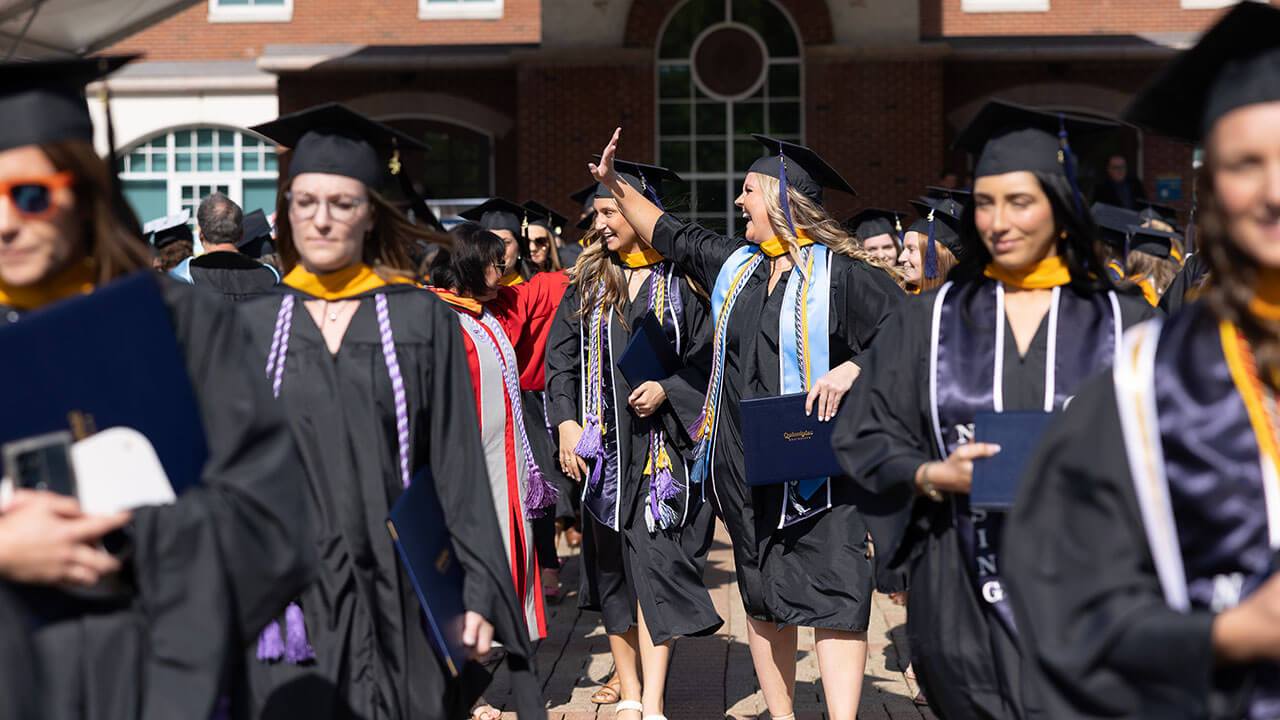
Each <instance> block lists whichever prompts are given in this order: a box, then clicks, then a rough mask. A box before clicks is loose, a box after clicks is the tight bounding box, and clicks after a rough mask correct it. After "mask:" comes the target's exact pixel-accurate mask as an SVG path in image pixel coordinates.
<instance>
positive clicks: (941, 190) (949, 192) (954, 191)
mask: <svg viewBox="0 0 1280 720" xmlns="http://www.w3.org/2000/svg"><path fill="white" fill-rule="evenodd" d="M924 190H925V194H926V196H927V197H932V198H948V199H951V200H954V201H956V202H958V203H960V204H961V205H964V204H966V203H968V202H969V200H971V199H972V198H973V192H972V191H970V190H962V189H960V188H948V187H942V186H941V185H929V186H927V187H925V189H924Z"/></svg>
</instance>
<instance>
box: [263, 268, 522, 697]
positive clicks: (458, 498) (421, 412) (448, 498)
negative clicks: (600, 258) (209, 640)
mask: <svg viewBox="0 0 1280 720" xmlns="http://www.w3.org/2000/svg"><path fill="white" fill-rule="evenodd" d="M285 290H286V291H287V292H293V293H295V294H297V295H299V298H298V302H297V303H296V305H295V308H294V313H293V323H292V331H291V335H290V338H289V347H288V355H287V358H286V361H285V366H284V377H283V382H282V385H281V390H280V400H281V401H282V403H283V406H284V409H285V416H286V418H287V419H288V421H289V425H290V427H291V429H292V430H293V434H294V437H295V438H296V439H297V443H298V447H299V450H300V451H301V454H302V464H303V466H304V467H305V468H306V471H307V475H308V479H309V483H308V484H307V491H308V492H307V495H308V503H307V509H308V511H309V513H310V515H311V516H312V517H313V523H312V524H313V526H314V527H315V534H314V535H313V536H312V538H311V542H313V543H314V545H315V547H316V548H317V550H318V551H319V553H320V568H319V578H318V580H317V581H316V582H315V583H313V584H312V585H311V586H309V587H308V588H307V589H306V591H305V592H303V594H302V595H301V596H300V597H299V605H300V606H301V607H302V611H303V614H304V617H305V619H306V628H307V633H308V637H309V639H310V643H311V646H312V647H313V648H314V650H315V655H316V659H315V661H314V662H309V663H305V664H301V665H292V664H288V663H286V662H283V661H281V662H275V663H270V664H268V663H262V662H259V661H258V660H257V659H256V657H255V651H254V649H251V650H250V652H249V658H248V662H249V663H250V673H249V677H250V680H251V688H250V691H251V692H250V698H249V699H250V701H251V709H252V712H253V716H254V717H261V718H272V719H275V718H294V717H296V718H308V719H309V720H310V719H313V718H360V719H361V720H371V719H373V718H392V719H395V718H428V719H430V720H437V719H441V718H453V717H456V716H459V715H460V714H461V715H463V716H465V714H466V712H467V711H468V710H469V709H470V705H471V703H472V702H473V701H474V699H475V697H476V696H477V695H478V693H479V691H480V690H482V689H483V688H482V687H478V686H477V684H482V683H483V682H485V680H486V679H487V678H483V679H482V678H480V676H479V675H476V674H475V673H476V671H477V670H479V666H478V665H476V664H475V663H468V664H467V665H466V667H465V669H464V671H463V677H464V682H460V683H459V682H451V681H449V680H448V676H447V675H446V673H445V671H444V669H443V666H442V665H441V664H440V662H439V660H438V659H437V658H436V656H435V655H434V653H433V652H432V650H431V646H430V644H429V641H428V639H427V633H426V632H425V630H424V629H423V622H424V621H423V616H422V610H421V607H420V604H419V601H418V599H417V596H416V595H415V593H414V590H413V586H412V584H411V583H410V581H409V578H408V575H407V574H406V572H405V571H404V569H403V568H402V567H401V564H400V562H399V559H398V557H397V553H396V550H395V547H394V545H393V544H392V542H391V537H390V534H389V533H388V531H387V528H386V523H385V521H386V517H387V513H388V512H389V511H390V509H391V506H392V505H393V504H394V503H395V501H396V499H397V497H398V496H399V494H400V493H401V492H402V489H403V484H402V480H401V474H400V468H399V446H398V441H397V434H396V413H395V407H394V402H393V393H392V387H391V379H390V376H389V374H388V372H387V368H386V363H385V360H384V358H383V354H382V343H381V336H380V334H379V330H378V322H377V315H376V309H375V301H374V298H373V296H374V295H375V294H377V293H385V294H386V298H387V304H388V311H389V316H390V322H391V329H392V333H393V335H394V338H395V346H396V355H397V359H398V361H399V365H400V369H401V372H402V374H403V378H404V388H405V397H406V402H407V405H408V416H409V433H410V435H409V437H410V444H411V449H410V462H409V466H410V469H411V470H410V472H411V474H412V473H413V469H414V468H421V467H423V466H429V467H430V469H431V472H432V475H433V476H434V478H435V483H436V490H437V493H438V494H439V496H440V502H441V505H442V506H443V508H444V512H445V517H446V518H447V519H448V523H449V530H450V534H451V535H452V536H453V543H454V550H455V552H456V553H457V556H458V559H459V561H460V562H461V563H462V566H463V568H464V571H465V573H466V582H465V585H464V588H463V599H464V602H465V605H466V607H467V608H468V609H469V610H474V611H476V612H479V613H480V614H481V615H483V616H484V617H485V618H486V619H487V620H489V622H491V623H492V624H493V625H494V628H495V631H496V636H497V639H498V640H500V641H501V642H502V643H503V644H504V645H505V646H506V648H507V650H508V652H509V656H508V657H509V662H510V664H511V667H512V670H513V684H514V686H515V688H516V690H517V702H518V703H521V704H520V707H519V708H518V709H519V712H520V714H521V717H525V715H526V714H528V716H529V717H535V718H536V717H542V716H543V714H542V711H541V710H540V708H541V701H540V700H539V699H538V697H537V687H536V684H535V683H536V680H535V679H533V678H532V677H531V676H530V671H529V668H530V666H531V662H532V652H531V646H530V643H529V640H528V635H527V633H526V630H525V628H524V623H523V620H522V616H521V611H520V608H521V607H522V606H521V605H520V604H519V603H518V602H517V599H516V597H515V590H514V587H515V583H514V581H513V580H512V577H511V570H510V569H509V566H508V564H507V558H506V553H505V550H504V549H503V542H502V537H501V535H500V533H499V530H498V521H497V516H496V515H495V512H494V508H493V503H492V499H491V498H490V495H489V492H488V490H487V488H488V487H489V483H488V479H487V475H486V472H487V471H486V469H485V463H484V455H483V450H482V448H481V442H480V431H479V427H480V423H479V419H478V417H477V415H476V408H475V396H474V394H473V391H472V384H471V376H470V371H469V369H468V365H467V359H466V355H465V350H464V348H463V344H462V342H463V341H462V337H461V335H460V333H459V332H458V320H457V318H456V317H455V314H454V312H453V310H451V309H449V308H448V307H447V306H446V305H445V304H444V303H443V302H441V301H440V300H438V299H437V298H436V297H435V296H434V295H433V294H432V293H430V292H427V291H425V290H421V289H418V288H416V287H414V286H410V285H395V286H389V287H383V288H380V289H378V290H376V291H371V292H369V293H365V294H364V295H361V296H359V297H360V299H361V302H360V305H359V308H358V309H357V310H356V313H355V315H354V317H352V319H351V322H350V325H349V326H348V328H347V332H346V335H345V336H344V337H343V340H342V346H341V348H340V349H339V351H338V353H337V354H336V355H333V354H330V353H329V350H328V347H327V346H326V345H325V342H324V338H323V337H322V336H321V334H320V329H319V328H318V327H316V324H315V322H314V320H313V319H312V317H311V313H310V312H308V311H307V309H306V307H305V305H304V304H303V301H304V300H305V299H307V297H308V296H306V295H305V294H304V293H300V292H299V291H296V290H293V289H292V288H285ZM281 301H282V299H281V297H280V296H275V297H263V298H257V299H254V300H250V301H248V302H246V303H242V304H241V305H239V307H240V308H241V309H242V312H243V313H244V314H245V316H246V317H247V318H248V319H249V325H250V330H251V332H252V335H253V340H254V342H253V346H254V350H255V355H254V358H253V360H252V367H253V369H254V370H255V371H256V372H264V369H265V368H266V360H267V354H268V350H269V348H270V346H271V342H272V333H273V331H274V328H275V322H276V316H277V313H278V311H279V308H280V305H281ZM480 489H484V491H483V492H479V490H480ZM468 680H474V682H469V681H468Z"/></svg>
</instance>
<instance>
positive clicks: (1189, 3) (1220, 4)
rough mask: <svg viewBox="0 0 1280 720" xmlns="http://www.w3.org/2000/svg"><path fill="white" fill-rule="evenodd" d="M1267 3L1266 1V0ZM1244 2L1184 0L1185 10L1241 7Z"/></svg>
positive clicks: (1238, 0) (1240, 0)
mask: <svg viewBox="0 0 1280 720" xmlns="http://www.w3.org/2000/svg"><path fill="white" fill-rule="evenodd" d="M1264 1H1265V0H1264ZM1241 2H1242V0H1182V9H1183V10H1217V9H1219V8H1224V7H1231V6H1232V5H1239V4H1240V3H1241Z"/></svg>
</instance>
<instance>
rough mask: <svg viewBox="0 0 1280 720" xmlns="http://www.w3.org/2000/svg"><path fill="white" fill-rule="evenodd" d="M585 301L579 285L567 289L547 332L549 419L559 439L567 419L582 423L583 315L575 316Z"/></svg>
mask: <svg viewBox="0 0 1280 720" xmlns="http://www.w3.org/2000/svg"><path fill="white" fill-rule="evenodd" d="M581 302H582V300H581V297H580V296H579V293H578V286H577V285H576V284H574V285H570V286H569V289H568V290H567V291H565V294H564V298H563V299H562V300H561V301H560V307H559V308H557V309H556V317H555V320H553V321H552V322H551V329H550V330H549V331H548V333H547V351H546V360H545V362H546V376H547V390H546V392H547V421H548V422H549V423H551V430H552V434H553V435H555V437H557V438H559V433H558V432H556V429H557V428H558V427H560V423H562V422H565V421H566V420H573V421H574V422H579V420H580V415H579V413H578V405H579V400H578V391H579V388H581V387H582V385H581V378H582V362H581V355H580V346H581V344H582V340H581V332H580V327H581V318H579V317H575V315H577V312H578V306H579V305H580V304H581Z"/></svg>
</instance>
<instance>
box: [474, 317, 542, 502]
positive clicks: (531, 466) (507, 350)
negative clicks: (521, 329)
mask: <svg viewBox="0 0 1280 720" xmlns="http://www.w3.org/2000/svg"><path fill="white" fill-rule="evenodd" d="M458 318H459V320H461V321H462V323H463V324H464V325H466V324H472V325H477V326H478V325H483V326H484V328H488V330H489V331H488V332H485V330H484V328H480V327H475V328H474V330H473V332H472V333H471V334H472V335H473V336H476V337H481V338H484V339H485V341H486V342H488V344H489V349H491V350H493V352H494V353H495V354H496V355H497V356H498V361H499V362H501V363H502V385H503V388H504V389H505V390H506V393H507V402H508V403H509V404H510V405H511V417H512V421H513V422H514V423H515V431H516V437H517V438H518V439H519V440H520V448H521V449H522V450H523V451H524V459H525V470H526V472H527V474H528V482H527V483H526V487H525V497H524V505H525V517H527V518H529V519H530V520H533V519H535V518H540V517H542V516H543V515H545V514H546V511H547V508H549V507H552V506H554V505H555V504H556V500H557V499H558V498H559V497H560V493H559V491H557V490H556V489H555V488H554V487H553V486H552V485H551V483H550V482H548V481H547V479H546V477H545V476H544V475H543V474H542V470H541V469H540V468H539V467H538V463H537V461H536V460H534V457H533V448H532V447H531V446H530V445H529V434H528V432H526V430H525V425H524V403H523V401H522V400H521V399H520V374H519V369H518V366H517V364H516V351H515V349H514V348H512V347H511V341H510V340H508V339H507V335H506V331H505V330H503V329H502V326H501V325H500V324H499V323H498V320H497V319H496V318H495V317H494V316H493V315H492V314H491V313H484V314H483V315H481V316H480V319H479V320H477V319H475V318H473V317H471V316H470V315H465V314H459V315H458ZM495 338H496V339H495Z"/></svg>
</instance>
